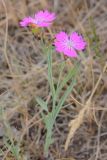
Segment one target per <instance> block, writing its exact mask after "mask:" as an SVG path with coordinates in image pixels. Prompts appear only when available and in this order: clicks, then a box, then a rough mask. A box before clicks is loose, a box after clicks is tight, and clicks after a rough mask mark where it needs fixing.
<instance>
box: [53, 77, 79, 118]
mask: <svg viewBox="0 0 107 160" xmlns="http://www.w3.org/2000/svg"><path fill="white" fill-rule="evenodd" d="M75 84H76V79H73V80H72V83H71V84H70V86H68V88H67V90H66V91H65V93H64V95H63V96H62V97H61V99H60V100H59V103H58V105H57V107H56V108H55V109H54V110H53V115H54V119H56V117H57V115H58V114H59V112H60V110H61V108H62V107H63V104H64V102H65V101H66V99H67V97H68V95H69V94H70V93H71V91H72V89H73V87H74V85H75Z"/></svg>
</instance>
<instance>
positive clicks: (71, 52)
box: [63, 48, 77, 57]
mask: <svg viewBox="0 0 107 160" xmlns="http://www.w3.org/2000/svg"><path fill="white" fill-rule="evenodd" d="M63 52H64V54H65V55H67V56H68V57H77V53H76V51H75V50H74V49H73V48H70V49H69V48H66V49H65V50H64V51H63Z"/></svg>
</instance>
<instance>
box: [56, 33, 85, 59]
mask: <svg viewBox="0 0 107 160" xmlns="http://www.w3.org/2000/svg"><path fill="white" fill-rule="evenodd" d="M55 38H56V39H55V41H54V45H55V47H56V51H58V52H59V53H62V52H63V53H64V55H66V56H68V57H77V51H82V50H83V49H85V47H86V42H85V41H84V39H83V37H82V36H80V35H78V33H77V32H73V33H71V34H70V35H67V34H66V33H65V32H60V33H58V34H56V36H55Z"/></svg>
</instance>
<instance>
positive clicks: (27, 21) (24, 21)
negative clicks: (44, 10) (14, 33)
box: [19, 17, 34, 27]
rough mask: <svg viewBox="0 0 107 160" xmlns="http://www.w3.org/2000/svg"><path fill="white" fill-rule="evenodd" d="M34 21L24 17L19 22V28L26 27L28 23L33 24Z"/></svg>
mask: <svg viewBox="0 0 107 160" xmlns="http://www.w3.org/2000/svg"><path fill="white" fill-rule="evenodd" d="M33 21H34V19H33V18H31V17H26V18H24V19H23V20H22V21H20V23H19V24H20V26H22V27H27V26H28V25H29V24H30V23H33Z"/></svg>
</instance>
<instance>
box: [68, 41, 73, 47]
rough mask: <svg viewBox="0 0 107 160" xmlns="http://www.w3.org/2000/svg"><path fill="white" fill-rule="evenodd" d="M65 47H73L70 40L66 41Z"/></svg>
mask: <svg viewBox="0 0 107 160" xmlns="http://www.w3.org/2000/svg"><path fill="white" fill-rule="evenodd" d="M67 47H68V48H69V49H71V48H72V47H73V42H72V41H70V40H68V41H67Z"/></svg>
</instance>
